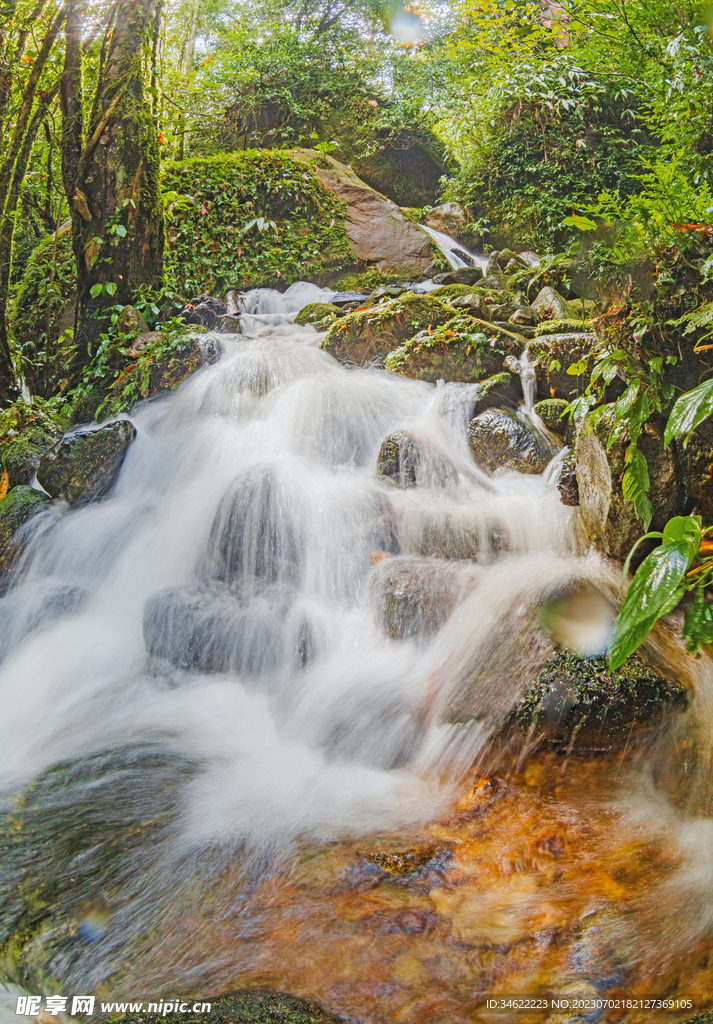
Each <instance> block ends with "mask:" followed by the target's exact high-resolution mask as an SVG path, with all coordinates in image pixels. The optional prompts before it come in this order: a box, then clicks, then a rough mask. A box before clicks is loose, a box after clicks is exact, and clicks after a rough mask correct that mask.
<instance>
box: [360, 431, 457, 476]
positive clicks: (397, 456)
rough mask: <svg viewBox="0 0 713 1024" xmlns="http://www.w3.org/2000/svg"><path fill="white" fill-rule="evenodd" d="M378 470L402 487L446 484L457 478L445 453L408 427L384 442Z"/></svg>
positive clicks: (386, 438)
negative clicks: (409, 430) (407, 429)
mask: <svg viewBox="0 0 713 1024" xmlns="http://www.w3.org/2000/svg"><path fill="white" fill-rule="evenodd" d="M377 472H378V473H379V475H380V476H386V477H389V478H390V479H391V480H393V481H394V483H395V484H397V485H398V486H399V487H416V486H422V487H434V486H435V487H444V486H445V485H446V484H447V483H449V482H454V481H456V480H457V479H458V471H457V470H456V468H455V466H454V465H453V464H452V463H451V462H450V460H449V459H447V458H446V456H445V455H443V454H442V453H441V452H439V451H438V450H437V449H436V448H435V446H434V445H432V444H430V443H429V442H427V441H422V440H421V439H420V438H418V437H415V436H414V435H413V434H411V433H409V432H408V431H405V430H399V431H395V432H394V433H393V434H389V436H388V437H385V438H384V440H383V441H382V442H381V448H380V449H379V456H378V459H377Z"/></svg>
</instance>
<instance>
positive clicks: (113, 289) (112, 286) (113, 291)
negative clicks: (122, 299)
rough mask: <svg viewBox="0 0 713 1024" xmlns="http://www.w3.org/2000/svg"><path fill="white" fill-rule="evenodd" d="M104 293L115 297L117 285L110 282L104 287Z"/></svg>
mask: <svg viewBox="0 0 713 1024" xmlns="http://www.w3.org/2000/svg"><path fill="white" fill-rule="evenodd" d="M104 291H105V292H106V293H107V295H115V294H116V285H115V283H114V282H113V281H109V283H108V284H105V285H104Z"/></svg>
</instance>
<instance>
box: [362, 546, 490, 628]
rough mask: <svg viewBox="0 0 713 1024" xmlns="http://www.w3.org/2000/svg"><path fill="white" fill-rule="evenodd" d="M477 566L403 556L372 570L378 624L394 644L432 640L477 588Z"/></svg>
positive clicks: (382, 562) (387, 560)
mask: <svg viewBox="0 0 713 1024" xmlns="http://www.w3.org/2000/svg"><path fill="white" fill-rule="evenodd" d="M477 575H478V569H477V567H476V566H474V565H473V566H472V567H468V564H467V563H465V562H453V561H446V560H443V559H440V558H414V557H413V556H409V555H402V556H399V557H396V558H384V559H382V560H381V561H380V562H379V563H378V564H377V565H376V566H375V567H374V569H372V573H371V579H370V583H369V586H370V589H371V592H372V595H373V600H374V604H375V606H376V615H377V620H378V622H379V624H380V626H381V628H382V629H383V630H384V632H385V633H386V635H387V636H388V637H390V638H391V639H392V640H408V639H413V638H416V637H420V638H427V637H430V636H433V634H434V633H436V632H437V631H438V630H439V629H440V627H441V626H442V625H443V623H444V622H445V621H446V619H447V618H448V617H449V615H450V614H451V612H452V611H453V609H454V608H455V606H456V604H457V603H458V602H459V601H460V600H462V599H463V598H464V597H465V596H466V594H467V593H468V592H469V591H470V590H471V589H472V588H473V587H474V586H475V584H476V580H477Z"/></svg>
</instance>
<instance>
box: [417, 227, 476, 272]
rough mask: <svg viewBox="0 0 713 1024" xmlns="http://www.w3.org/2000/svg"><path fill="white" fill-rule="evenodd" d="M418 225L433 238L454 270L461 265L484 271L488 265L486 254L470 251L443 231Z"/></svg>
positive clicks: (458, 268)
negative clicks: (479, 268)
mask: <svg viewBox="0 0 713 1024" xmlns="http://www.w3.org/2000/svg"><path fill="white" fill-rule="evenodd" d="M419 227H421V228H422V229H423V230H424V231H425V232H426V234H427V235H428V236H429V237H430V238H432V239H433V241H434V242H435V243H436V245H437V246H438V248H439V249H440V250H441V252H442V253H443V255H444V256H445V257H446V259H447V260H448V262H449V263H450V265H451V266H452V267H453V269H454V270H460V269H461V268H462V267H481V268H482V270H483V271H485V268H486V267H487V265H488V257H487V256H483V255H482V254H480V255H478V253H475V252H471V251H470V249H468V248H466V246H464V245H461V244H460V242H456V240H455V239H454V238H451V237H450V235H446V234H444V233H443V231H436V229H435V228H429V227H427V226H426V225H425V224H420V225H419Z"/></svg>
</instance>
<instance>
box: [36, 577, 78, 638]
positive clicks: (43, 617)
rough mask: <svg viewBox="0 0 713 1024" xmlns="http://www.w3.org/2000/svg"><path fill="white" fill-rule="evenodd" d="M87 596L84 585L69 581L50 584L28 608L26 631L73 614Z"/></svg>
mask: <svg viewBox="0 0 713 1024" xmlns="http://www.w3.org/2000/svg"><path fill="white" fill-rule="evenodd" d="M89 597H90V594H89V591H88V590H87V589H86V587H76V586H72V584H69V583H58V584H51V585H50V586H48V587H46V588H45V589H44V590H42V591H41V592H40V593H39V594H38V597H37V600H36V601H35V602H33V604H32V606H31V607H30V608H29V609H28V614H27V631H28V632H30V631H32V630H35V629H40V628H41V627H42V626H46V625H48V624H49V623H51V622H56V620H57V619H62V618H64V617H65V615H75V614H76V613H77V612H79V611H81V610H82V608H84V607H85V605H86V603H87V601H88V600H89Z"/></svg>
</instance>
